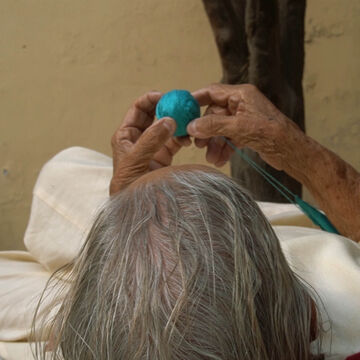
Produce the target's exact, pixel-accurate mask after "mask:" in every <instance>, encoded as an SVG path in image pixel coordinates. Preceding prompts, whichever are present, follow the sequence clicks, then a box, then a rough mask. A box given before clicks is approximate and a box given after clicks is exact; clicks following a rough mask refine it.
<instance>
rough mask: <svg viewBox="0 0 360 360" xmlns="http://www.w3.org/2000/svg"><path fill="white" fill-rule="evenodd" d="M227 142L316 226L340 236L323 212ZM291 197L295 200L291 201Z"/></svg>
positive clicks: (229, 143)
mask: <svg viewBox="0 0 360 360" xmlns="http://www.w3.org/2000/svg"><path fill="white" fill-rule="evenodd" d="M223 138H224V139H225V142H226V143H227V144H228V145H229V146H230V147H231V148H232V149H233V150H234V151H235V152H236V153H237V154H238V155H240V156H241V158H242V159H243V160H244V161H246V162H247V163H248V164H249V165H250V166H252V167H253V169H254V170H255V171H256V172H258V173H259V174H260V175H261V176H262V177H263V178H264V179H265V180H266V181H267V182H268V183H269V184H270V185H272V186H273V187H274V188H275V189H276V190H277V191H278V192H279V193H280V194H281V195H282V196H284V197H285V198H286V199H287V200H288V201H289V202H290V203H292V204H294V205H296V206H297V207H298V208H299V209H300V210H301V211H302V212H303V213H304V214H305V215H306V216H307V217H308V218H309V219H310V220H311V221H312V222H313V223H314V224H315V225H317V226H319V227H320V228H321V229H322V230H325V231H328V232H330V233H334V234H339V232H338V231H337V229H336V228H335V227H334V225H333V224H332V223H331V222H330V220H329V219H328V218H327V217H326V215H324V214H323V213H322V212H321V211H319V210H318V209H316V208H315V207H313V206H311V205H310V204H309V203H307V202H306V201H305V200H302V199H301V198H300V197H299V196H297V195H295V194H294V193H293V192H292V191H290V190H289V189H288V188H287V187H286V186H285V185H283V184H281V183H280V182H279V181H278V180H277V179H276V178H274V177H273V176H272V175H271V174H269V173H268V172H267V171H266V170H265V169H263V168H262V167H260V166H259V165H258V164H257V163H256V162H255V161H253V160H252V159H250V158H249V157H248V156H247V155H246V154H245V153H243V152H242V151H241V150H240V149H239V148H237V147H236V146H235V145H234V144H233V143H232V142H231V141H230V140H229V139H227V138H226V137H224V136H223ZM291 197H292V198H293V199H291Z"/></svg>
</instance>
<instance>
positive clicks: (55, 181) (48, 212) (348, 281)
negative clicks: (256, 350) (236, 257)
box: [0, 147, 360, 360]
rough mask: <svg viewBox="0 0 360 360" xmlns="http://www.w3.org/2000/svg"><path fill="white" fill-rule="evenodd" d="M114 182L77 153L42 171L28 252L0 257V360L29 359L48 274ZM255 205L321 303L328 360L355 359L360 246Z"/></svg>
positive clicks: (291, 211) (291, 209)
mask: <svg viewBox="0 0 360 360" xmlns="http://www.w3.org/2000/svg"><path fill="white" fill-rule="evenodd" d="M111 175H112V161H111V159H110V158H109V157H107V156H105V155H102V154H99V153H97V152H95V151H92V150H88V149H84V148H79V147H74V148H70V149H67V150H64V151H62V152H61V153H59V154H58V155H56V156H55V157H54V158H53V159H51V160H50V161H49V162H48V163H47V164H46V165H45V166H44V167H43V169H42V171H41V173H40V175H39V178H38V180H37V183H36V185H35V188H34V193H33V203H32V208H31V216H30V220H29V224H28V227H27V230H26V234H25V239H24V241H25V245H26V248H27V250H28V251H27V252H20V251H7V252H2V253H0V356H1V357H3V358H4V359H6V360H11V359H21V360H22V359H23V360H26V359H32V356H31V352H30V351H29V349H30V347H29V344H28V343H26V340H27V338H28V336H29V331H30V327H31V321H32V315H33V313H34V310H35V306H36V303H37V301H38V299H39V296H40V294H41V290H42V289H43V288H44V286H45V283H46V281H47V280H48V278H49V277H50V275H51V273H52V272H53V271H54V270H56V269H57V268H59V267H60V266H62V265H64V264H66V263H67V262H68V261H70V260H71V259H72V258H73V257H74V256H75V255H76V254H77V252H78V251H79V249H80V247H81V245H82V243H83V241H84V239H85V236H86V232H87V231H88V230H89V226H90V225H91V223H92V221H93V219H94V217H95V215H96V213H97V210H98V209H99V208H100V207H101V206H102V204H103V203H104V202H105V201H106V199H107V197H108V186H109V182H110V178H111ZM259 205H260V207H261V209H262V210H263V212H264V213H265V215H266V216H267V218H268V219H269V220H270V222H271V223H272V225H273V226H274V229H275V231H276V233H277V235H278V236H279V238H280V241H281V244H282V248H283V251H284V253H285V256H286V257H287V259H288V262H289V264H290V266H291V267H292V269H293V270H294V271H295V272H296V273H297V274H298V275H299V276H301V277H302V278H303V279H304V280H305V281H306V282H308V283H309V284H310V285H311V286H312V287H313V288H314V289H315V290H316V291H317V293H318V294H319V296H320V298H321V301H322V302H323V306H322V305H321V303H320V301H319V305H320V308H321V309H322V314H321V316H322V320H323V322H324V328H325V329H327V330H328V331H327V332H325V334H324V339H323V351H324V352H326V353H327V354H328V356H327V359H334V360H335V359H344V358H345V357H346V356H347V355H350V354H353V353H355V352H358V351H360V317H359V316H358V313H359V310H360V246H359V245H357V244H355V243H354V242H352V241H351V240H349V239H346V238H344V237H342V236H337V235H333V234H329V233H326V232H323V231H321V230H318V229H315V228H312V227H313V225H312V224H311V222H310V221H309V220H308V219H307V218H306V217H305V216H304V215H303V214H302V213H301V212H300V211H299V210H298V209H297V208H296V207H295V206H293V205H290V204H270V203H260V204H259ZM294 225H297V226H294ZM53 304H54V302H53V299H51V298H49V299H48V300H47V302H45V304H44V307H43V308H42V309H41V311H55V310H54V308H53ZM330 323H331V324H332V333H331V332H330V331H329V329H330ZM331 334H332V337H331ZM15 341H18V342H15ZM19 341H23V342H19Z"/></svg>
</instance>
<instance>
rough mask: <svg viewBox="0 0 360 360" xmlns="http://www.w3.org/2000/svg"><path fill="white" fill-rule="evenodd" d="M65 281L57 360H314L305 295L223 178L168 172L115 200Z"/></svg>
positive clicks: (243, 197) (243, 196)
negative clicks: (66, 289) (65, 290)
mask: <svg viewBox="0 0 360 360" xmlns="http://www.w3.org/2000/svg"><path fill="white" fill-rule="evenodd" d="M70 280H71V285H70V288H69V289H68V293H67V295H66V297H65V300H64V302H63V304H62V307H61V309H60V311H59V312H58V314H57V315H56V317H55V319H54V321H53V322H52V325H51V326H52V328H51V329H50V332H51V333H52V334H56V335H55V336H53V343H54V344H53V347H54V352H53V354H52V358H53V359H58V358H59V359H60V358H64V359H66V360H82V359H84V360H85V359H86V360H89V359H108V360H115V359H116V360H118V359H121V360H140V359H141V360H143V359H152V360H153V359H157V360H170V359H174V360H175V359H176V360H184V359H187V360H195V359H196V360H200V359H202V360H203V359H209V360H210V359H212V360H220V359H222V360H225V359H226V360H233V359H234V360H235V359H237V360H240V359H241V360H244V359H249V360H250V359H251V360H260V359H261V360H267V359H269V360H270V359H273V360H275V359H276V360H285V359H286V360H291V359H294V360H295V359H297V360H300V359H301V360H306V359H310V352H309V347H310V327H311V325H310V323H311V298H310V296H309V294H308V292H307V289H306V288H305V286H304V285H303V284H302V283H301V281H300V280H299V279H298V278H297V277H296V276H295V275H294V274H293V273H292V271H291V270H290V268H289V266H288V264H287V263H286V260H285V258H284V256H283V254H282V251H281V248H280V245H279V241H278V239H277V237H276V235H275V234H274V232H273V230H272V228H271V226H270V225H269V223H268V222H267V220H266V219H265V218H264V216H263V214H262V213H261V211H260V209H259V208H258V206H257V205H256V203H255V202H254V201H253V200H252V199H251V197H250V196H249V195H248V194H247V193H246V192H244V190H243V189H242V188H241V187H239V186H238V185H237V184H236V183H234V182H233V181H232V180H231V179H229V178H227V177H225V176H223V175H221V174H220V173H215V172H214V173H211V172H205V171H201V170H195V171H194V170H193V171H181V172H176V173H173V174H172V175H171V176H170V177H168V178H166V179H163V180H156V181H153V182H150V183H146V184H142V185H139V186H138V187H136V188H130V189H126V190H124V191H122V192H120V193H119V194H117V195H116V196H114V197H113V198H111V199H110V200H109V201H108V203H107V204H106V206H105V207H104V209H103V210H102V211H101V213H100V214H99V216H98V218H97V220H96V222H95V224H94V225H93V228H92V229H91V231H90V233H89V235H88V238H87V241H86V243H85V245H84V248H83V249H82V251H81V253H80V255H79V257H78V258H77V259H76V260H75V262H74V264H73V267H72V269H71V272H70Z"/></svg>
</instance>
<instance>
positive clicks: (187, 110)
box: [156, 90, 200, 136]
mask: <svg viewBox="0 0 360 360" xmlns="http://www.w3.org/2000/svg"><path fill="white" fill-rule="evenodd" d="M156 117H157V118H158V119H161V118H163V117H171V118H173V119H174V120H175V121H176V124H177V127H176V131H175V133H174V136H185V135H187V131H186V126H187V125H188V124H189V122H190V121H191V120H194V119H196V118H198V117H200V106H199V103H198V102H197V100H196V99H195V98H194V97H193V96H192V95H191V94H190V92H189V91H187V90H172V91H169V92H168V93H166V94H164V95H163V96H162V97H161V99H160V101H159V102H158V104H157V106H156Z"/></svg>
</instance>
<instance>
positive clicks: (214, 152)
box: [206, 136, 225, 164]
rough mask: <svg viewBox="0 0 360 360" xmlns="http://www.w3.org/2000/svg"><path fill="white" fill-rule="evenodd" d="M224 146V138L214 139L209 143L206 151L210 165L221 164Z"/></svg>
mask: <svg viewBox="0 0 360 360" xmlns="http://www.w3.org/2000/svg"><path fill="white" fill-rule="evenodd" d="M224 144H225V140H224V138H223V137H222V136H217V137H214V138H212V139H211V140H210V141H209V143H208V147H207V151H206V160H207V161H208V162H209V163H211V164H216V163H217V162H219V160H220V156H221V152H222V148H223V147H224Z"/></svg>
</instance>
